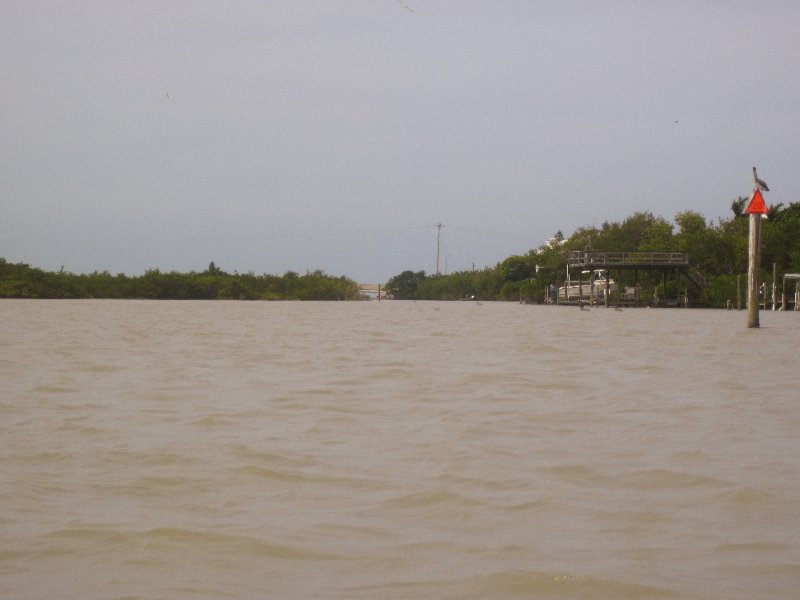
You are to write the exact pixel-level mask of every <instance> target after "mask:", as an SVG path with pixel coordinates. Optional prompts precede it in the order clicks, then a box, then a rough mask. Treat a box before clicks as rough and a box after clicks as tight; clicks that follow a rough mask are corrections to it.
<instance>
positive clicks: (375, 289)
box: [358, 283, 388, 298]
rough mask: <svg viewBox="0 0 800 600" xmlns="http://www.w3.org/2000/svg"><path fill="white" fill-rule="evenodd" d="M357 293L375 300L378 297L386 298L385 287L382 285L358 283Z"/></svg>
mask: <svg viewBox="0 0 800 600" xmlns="http://www.w3.org/2000/svg"><path fill="white" fill-rule="evenodd" d="M358 293H359V294H364V295H365V296H369V297H370V298H377V297H378V296H379V295H380V297H381V298H388V294H387V293H386V286H385V285H383V284H382V283H359V284H358Z"/></svg>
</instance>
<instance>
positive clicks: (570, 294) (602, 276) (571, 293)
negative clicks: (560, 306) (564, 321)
mask: <svg viewBox="0 0 800 600" xmlns="http://www.w3.org/2000/svg"><path fill="white" fill-rule="evenodd" d="M581 274H582V276H584V277H585V279H584V278H583V277H581V279H580V280H579V281H570V279H569V271H568V272H567V281H566V282H565V284H564V285H562V286H561V287H560V288H558V300H559V302H571V301H578V300H587V301H599V302H602V301H605V299H606V283H607V284H608V291H609V293H614V292H616V291H617V290H618V289H619V286H618V285H617V282H616V281H614V280H613V279H606V272H605V271H603V270H602V269H596V270H594V271H583V272H582V273H581Z"/></svg>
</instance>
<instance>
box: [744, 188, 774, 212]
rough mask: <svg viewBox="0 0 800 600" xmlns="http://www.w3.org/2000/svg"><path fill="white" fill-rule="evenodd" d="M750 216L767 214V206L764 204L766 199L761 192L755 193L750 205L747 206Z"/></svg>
mask: <svg viewBox="0 0 800 600" xmlns="http://www.w3.org/2000/svg"><path fill="white" fill-rule="evenodd" d="M744 212H746V213H747V214H748V215H765V214H767V212H769V211H767V205H766V204H764V197H763V196H762V195H761V190H756V191H755V192H753V197H752V198H751V199H750V204H748V205H747V210H745V211H744Z"/></svg>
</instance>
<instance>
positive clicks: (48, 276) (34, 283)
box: [0, 258, 359, 300]
mask: <svg viewBox="0 0 800 600" xmlns="http://www.w3.org/2000/svg"><path fill="white" fill-rule="evenodd" d="M0 298H42V299H45V298H53V299H56V298H58V299H66V298H112V299H131V300H134V299H142V300H356V299H358V298H359V292H358V284H357V283H356V282H355V281H353V280H352V279H349V278H347V277H333V276H330V275H326V274H325V273H324V272H322V271H313V272H310V273H306V274H305V275H300V274H298V273H295V272H294V271H287V272H286V273H284V274H283V275H280V276H278V275H255V274H253V273H241V274H240V273H226V272H225V271H223V270H222V269H220V268H219V267H217V266H216V265H215V264H214V263H213V262H211V264H209V265H208V269H206V270H205V271H203V272H200V273H198V272H195V271H191V272H189V273H179V272H176V271H170V272H168V273H162V272H161V271H159V270H158V269H150V270H148V271H146V272H145V274H144V275H141V276H128V275H125V274H124V273H119V274H117V275H112V274H111V273H109V272H108V271H103V272H97V271H95V272H94V273H90V274H88V275H87V274H74V273H69V272H66V271H64V270H63V269H62V270H60V271H57V272H51V271H44V270H42V269H37V268H35V267H31V266H29V265H27V264H24V263H18V264H12V263H9V262H6V260H5V259H3V258H0Z"/></svg>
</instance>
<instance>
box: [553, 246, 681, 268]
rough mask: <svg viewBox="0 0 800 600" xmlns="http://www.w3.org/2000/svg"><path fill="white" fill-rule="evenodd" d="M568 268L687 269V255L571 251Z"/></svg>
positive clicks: (673, 253)
mask: <svg viewBox="0 0 800 600" xmlns="http://www.w3.org/2000/svg"><path fill="white" fill-rule="evenodd" d="M567 264H568V265H569V266H570V267H576V268H577V267H588V268H618V269H619V268H627V269H635V268H637V267H642V268H647V267H650V268H653V267H664V268H669V267H688V266H689V255H688V254H686V253H685V252H647V251H645V252H602V251H594V250H588V251H583V250H573V251H572V252H570V253H569V254H568V255H567Z"/></svg>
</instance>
